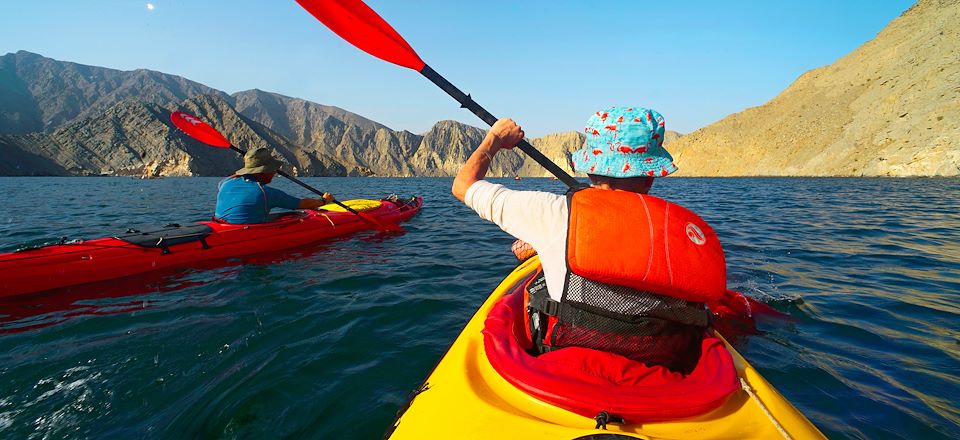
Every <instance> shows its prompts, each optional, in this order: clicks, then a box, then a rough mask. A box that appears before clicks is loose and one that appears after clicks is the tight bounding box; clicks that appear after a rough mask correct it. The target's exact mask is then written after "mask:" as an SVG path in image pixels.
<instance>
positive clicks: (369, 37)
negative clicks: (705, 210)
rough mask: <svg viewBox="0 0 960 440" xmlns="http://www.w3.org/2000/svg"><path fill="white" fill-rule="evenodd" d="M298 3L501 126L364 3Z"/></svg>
mask: <svg viewBox="0 0 960 440" xmlns="http://www.w3.org/2000/svg"><path fill="white" fill-rule="evenodd" d="M297 3H299V4H300V6H302V7H303V8H304V9H306V10H307V12H309V13H310V14H311V15H313V16H314V17H315V18H316V19H317V20H320V22H321V23H323V24H324V25H325V26H327V27H328V28H329V29H330V30H331V31H333V32H334V33H335V34H337V35H339V36H340V38H343V39H344V40H346V41H347V42H348V43H350V44H352V45H354V46H356V47H357V48H358V49H360V50H362V51H364V52H366V53H368V54H370V55H373V56H375V57H377V58H380V59H382V60H384V61H387V62H390V63H393V64H396V65H398V66H401V67H406V68H408V69H413V70H416V71H417V72H420V74H421V75H423V76H425V77H426V78H427V79H429V80H430V81H432V82H433V83H434V84H436V85H437V86H438V87H440V88H441V89H443V91H445V92H447V94H448V95H450V96H451V97H453V99H456V100H457V102H459V103H460V106H461V107H463V108H466V109H467V110H470V111H471V112H473V114H475V115H477V116H478V117H479V118H480V119H482V120H483V122H486V123H487V124H488V125H491V126H492V125H493V124H494V123H495V122H497V118H496V117H494V116H493V115H492V114H490V112H488V111H487V110H486V109H484V108H483V107H481V106H480V105H479V104H477V103H476V101H474V100H473V99H472V98H471V97H470V95H468V94H465V93H463V92H462V91H460V89H458V88H457V87H456V86H454V85H453V84H451V83H450V82H449V81H447V80H446V78H444V77H443V76H441V75H440V74H439V73H437V72H436V71H435V70H433V68H431V67H430V66H428V65H427V63H425V62H424V61H423V60H422V59H421V58H420V56H419V55H417V52H416V51H414V50H413V48H412V47H410V44H409V43H407V41H406V40H404V39H403V37H402V36H400V34H399V33H397V31H396V30H394V29H393V27H392V26H390V24H389V23H387V22H386V21H385V20H384V19H383V18H381V17H380V16H379V15H378V14H377V13H376V12H374V10H373V9H370V7H369V6H367V5H366V4H365V3H364V2H363V1H362V0H297ZM517 146H518V147H519V148H520V150H521V151H523V152H524V153H526V154H527V156H530V157H531V158H532V159H533V160H535V161H537V163H539V164H540V165H542V166H543V167H544V168H546V169H547V171H550V173H551V174H553V175H554V176H557V178H558V179H560V180H562V181H563V183H565V184H566V185H567V186H569V187H570V188H573V189H576V188H580V187H581V186H582V185H581V184H580V182H578V181H577V180H576V179H574V178H573V176H571V175H569V174H567V172H566V171H563V170H562V169H561V168H560V167H558V166H557V165H556V164H555V163H553V162H552V161H551V160H550V159H547V157H546V156H544V155H543V154H542V153H540V152H539V151H537V149H536V148H533V146H532V145H530V143H528V142H527V141H526V140H521V141H520V143H519V144H518V145H517ZM721 303H722V304H721ZM716 306H717V308H718V309H721V310H723V313H721V314H722V315H726V314H737V315H740V316H743V317H746V318H748V319H752V318H753V316H754V315H755V314H757V313H758V312H759V313H768V314H780V313H779V312H777V311H776V310H774V309H772V308H771V307H770V306H767V305H766V304H763V303H761V302H759V301H757V300H754V299H753V298H750V297H749V296H746V295H743V294H740V293H737V292H733V291H728V292H727V298H725V299H724V300H722V301H720V302H718V303H717V304H716ZM781 315H782V314H781ZM718 316H719V314H718Z"/></svg>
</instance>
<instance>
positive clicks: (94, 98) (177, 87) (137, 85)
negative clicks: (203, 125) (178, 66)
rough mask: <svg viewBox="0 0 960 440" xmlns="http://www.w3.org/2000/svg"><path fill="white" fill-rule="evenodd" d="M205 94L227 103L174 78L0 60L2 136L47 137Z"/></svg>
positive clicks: (10, 57) (33, 57) (15, 57)
mask: <svg viewBox="0 0 960 440" xmlns="http://www.w3.org/2000/svg"><path fill="white" fill-rule="evenodd" d="M203 94H214V95H220V96H222V97H224V98H228V96H227V95H226V94H225V93H223V92H221V91H219V90H216V89H213V88H210V87H207V86H204V85H203V84H200V83H196V82H193V81H190V80H187V79H185V78H182V77H179V76H175V75H167V74H164V73H160V72H154V71H151V70H145V69H138V70H134V71H129V72H125V71H121V70H114V69H107V68H103V67H95V66H86V65H83V64H76V63H69V62H64V61H57V60H53V59H50V58H45V57H42V56H40V55H37V54H33V53H30V52H26V51H19V52H17V53H10V54H6V55H4V56H3V57H0V134H24V133H35V132H47V133H50V132H53V131H54V130H56V129H57V128H60V127H61V126H63V125H65V124H67V123H70V122H72V121H74V120H77V119H83V118H86V117H90V116H95V115H98V114H100V113H102V112H104V111H106V110H107V109H109V108H110V107H113V106H114V105H117V104H118V103H120V102H121V101H124V100H127V99H136V100H139V101H143V102H147V103H156V104H160V105H167V104H171V103H176V102H180V101H183V100H185V99H187V98H191V97H194V96H197V95H203Z"/></svg>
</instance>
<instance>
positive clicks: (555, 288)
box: [452, 107, 726, 373]
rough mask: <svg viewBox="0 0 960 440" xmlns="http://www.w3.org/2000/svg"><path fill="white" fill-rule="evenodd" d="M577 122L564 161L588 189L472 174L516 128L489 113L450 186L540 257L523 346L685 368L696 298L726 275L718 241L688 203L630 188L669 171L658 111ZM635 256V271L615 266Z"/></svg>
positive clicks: (694, 355) (705, 318)
mask: <svg viewBox="0 0 960 440" xmlns="http://www.w3.org/2000/svg"><path fill="white" fill-rule="evenodd" d="M585 132H586V146H585V147H584V148H582V149H580V150H578V151H576V152H574V153H573V155H572V160H573V166H574V169H575V170H576V171H578V172H584V173H586V174H587V175H588V176H589V178H590V181H591V183H592V188H589V189H583V190H579V191H576V192H573V193H572V194H570V195H567V196H563V195H557V194H552V193H547V192H539V191H514V190H510V189H507V188H506V187H504V186H503V185H498V184H494V183H490V182H487V181H484V180H483V178H484V177H485V176H486V173H487V170H488V168H489V165H490V162H491V161H492V160H493V158H494V157H495V156H496V154H497V152H499V151H500V150H501V149H512V148H513V147H514V146H516V144H517V143H518V142H519V141H520V139H522V138H523V135H524V134H523V130H522V129H521V128H520V127H519V126H518V125H517V124H516V123H515V122H514V121H512V120H510V119H501V120H499V121H497V123H496V124H494V125H493V127H492V128H491V129H490V131H489V132H488V133H487V135H486V137H485V138H484V140H483V142H481V143H480V145H479V146H478V147H477V149H476V151H474V153H473V154H472V155H471V156H470V158H469V159H468V160H467V162H466V164H465V165H464V166H463V168H462V169H461V170H460V172H459V173H458V174H457V177H456V178H455V179H454V182H453V188H452V192H453V194H454V196H456V197H457V198H458V199H459V200H461V201H463V202H464V203H465V204H466V205H467V206H468V207H470V208H471V209H473V210H474V211H476V212H477V213H478V214H479V215H480V217H482V218H483V219H485V220H489V221H492V222H494V223H496V224H497V225H498V226H500V228H501V229H503V230H504V231H505V232H507V233H509V234H511V235H513V236H514V237H517V238H519V239H521V240H523V241H526V242H527V243H529V244H530V245H532V246H533V248H534V249H536V251H537V253H538V254H539V255H540V260H541V263H542V266H543V273H542V274H540V275H539V277H542V278H541V279H536V278H535V279H534V281H533V282H531V284H530V285H529V286H528V288H527V296H528V299H527V304H528V319H529V325H528V326H527V327H528V328H527V330H528V332H529V336H530V337H531V339H532V341H531V342H532V346H533V349H534V351H535V352H538V353H543V352H547V351H551V350H555V349H559V348H563V347H571V346H578V347H586V348H591V349H596V350H602V351H607V352H612V353H616V354H619V355H622V356H625V357H627V358H630V359H633V360H636V361H640V362H643V363H645V364H647V365H650V366H654V365H662V366H665V367H667V368H669V369H671V370H673V371H677V372H681V373H688V372H690V371H691V370H692V369H693V367H694V366H695V365H696V363H697V361H698V359H699V358H700V350H701V341H702V340H703V336H704V333H705V331H706V330H707V326H708V325H709V314H708V312H707V310H706V309H705V307H704V302H706V301H708V300H710V299H712V298H711V296H712V295H716V292H718V291H719V292H721V293H722V292H723V285H724V284H725V282H726V280H725V275H722V274H724V273H725V266H724V264H725V263H724V260H723V252H722V249H720V245H719V243H718V242H717V240H716V239H715V235H714V236H712V237H711V238H712V241H713V242H712V243H708V240H706V238H705V237H707V236H705V235H704V233H703V232H702V230H701V229H704V230H709V227H708V226H707V225H706V224H705V223H704V222H703V220H701V219H699V217H697V216H696V215H695V214H693V213H692V212H690V211H688V210H686V209H684V208H682V207H680V206H679V205H675V204H671V203H668V202H665V201H663V200H661V199H657V198H655V197H649V196H637V195H640V194H647V193H648V192H649V191H650V188H651V186H652V185H653V180H654V178H656V177H664V176H667V175H669V174H671V173H673V172H674V171H676V170H677V167H676V166H675V165H674V164H673V158H672V157H671V156H670V154H669V153H668V152H667V151H666V149H664V148H663V137H664V133H665V124H664V120H663V117H662V116H661V115H660V114H659V113H657V112H656V111H653V110H650V109H646V108H641V107H631V108H627V107H614V108H610V109H608V110H606V111H599V112H596V113H595V114H594V115H592V116H591V117H590V119H589V120H588V121H587V127H586V129H585ZM698 225H700V226H698ZM637 231H642V232H643V233H642V234H639V233H637ZM637 262H642V264H640V266H639V267H643V268H645V272H644V271H643V270H635V269H626V268H628V267H637ZM648 262H649V264H648ZM707 283H709V285H707ZM718 283H719V284H718ZM718 286H719V290H718V289H717V287H718Z"/></svg>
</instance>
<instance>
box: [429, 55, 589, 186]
mask: <svg viewBox="0 0 960 440" xmlns="http://www.w3.org/2000/svg"><path fill="white" fill-rule="evenodd" d="M420 74H421V75H423V76H425V77H427V79H429V80H430V81H432V82H433V83H434V84H436V85H437V86H438V87H440V88H441V89H443V91H444V92H447V94H448V95H450V96H452V97H453V99H456V100H457V102H459V103H460V107H462V108H465V109H467V110H470V111H471V112H473V114H475V115H477V116H478V117H479V118H480V119H482V120H483V122H486V123H487V125H489V126H491V127H492V126H493V124H494V123H496V122H497V118H496V117H494V116H493V115H492V114H490V112H488V111H487V110H486V109H485V108H483V107H481V106H480V104H477V102H476V101H474V100H473V98H471V97H470V95H468V94H466V93H463V92H462V91H460V89H458V88H457V86H455V85H453V84H451V83H450V81H447V79H446V78H444V77H443V76H440V74H439V73H437V71H436V70H433V69H432V68H431V67H430V66H428V65H424V66H423V69H421V70H420ZM517 147H520V150H521V151H523V152H524V153H526V154H527V156H530V158H532V159H533V160H535V161H537V163H538V164H540V165H542V166H543V167H544V168H546V169H547V171H549V172H550V174H553V175H554V176H557V178H558V179H560V180H562V181H563V183H565V184H567V186H569V187H570V188H571V189H578V188H580V187H582V186H583V185H582V184H581V183H580V182H578V181H577V179H574V178H573V176H571V175H569V174H567V172H566V171H564V170H562V169H561V168H560V167H558V166H557V164H555V163H553V161H552V160H550V159H547V156H544V155H543V153H541V152H540V151H538V150H537V149H536V148H533V145H530V143H529V142H527V141H526V139H520V142H519V143H518V144H517Z"/></svg>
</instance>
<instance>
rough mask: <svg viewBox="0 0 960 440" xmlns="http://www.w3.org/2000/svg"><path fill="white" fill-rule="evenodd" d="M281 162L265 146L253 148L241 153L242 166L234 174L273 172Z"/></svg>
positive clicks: (278, 167) (281, 164)
mask: <svg viewBox="0 0 960 440" xmlns="http://www.w3.org/2000/svg"><path fill="white" fill-rule="evenodd" d="M281 166H283V162H280V161H279V160H277V159H276V158H274V157H273V155H272V154H270V150H269V149H267V148H265V147H259V148H254V149H252V150H250V151H247V154H244V155H243V168H240V169H239V170H237V172H236V173H234V174H236V175H238V176H243V175H245V174H260V173H275V172H277V170H279V169H280V167H281Z"/></svg>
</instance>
